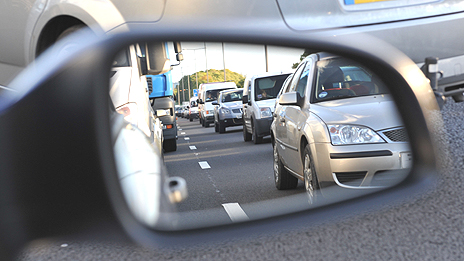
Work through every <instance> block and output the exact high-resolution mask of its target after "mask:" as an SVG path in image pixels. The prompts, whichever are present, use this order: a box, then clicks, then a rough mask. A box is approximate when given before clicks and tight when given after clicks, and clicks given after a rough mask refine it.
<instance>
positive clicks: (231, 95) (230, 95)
mask: <svg viewBox="0 0 464 261" xmlns="http://www.w3.org/2000/svg"><path fill="white" fill-rule="evenodd" d="M242 96H243V91H242V90H240V91H236V92H226V93H223V94H222V102H235V101H241V100H242Z"/></svg>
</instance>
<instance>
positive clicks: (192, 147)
mask: <svg viewBox="0 0 464 261" xmlns="http://www.w3.org/2000/svg"><path fill="white" fill-rule="evenodd" d="M189 148H190V149H191V150H196V149H197V147H196V146H189Z"/></svg>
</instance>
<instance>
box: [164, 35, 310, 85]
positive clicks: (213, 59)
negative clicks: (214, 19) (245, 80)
mask: <svg viewBox="0 0 464 261" xmlns="http://www.w3.org/2000/svg"><path fill="white" fill-rule="evenodd" d="M205 45H206V57H207V59H206V60H205ZM169 50H170V59H171V63H172V64H174V63H176V61H175V53H174V48H173V47H172V44H170V45H169ZM182 50H183V51H182V54H183V55H184V60H183V61H182V62H181V64H180V65H179V66H174V67H173V68H174V69H173V71H172V75H173V82H174V83H176V82H178V81H179V80H180V79H181V78H182V75H189V74H190V75H192V74H193V75H194V73H195V72H196V71H205V70H206V66H208V69H217V70H222V69H224V61H225V67H226V69H229V70H231V71H233V72H237V73H240V74H242V75H244V76H246V75H253V74H258V73H263V72H266V62H265V51H264V46H263V45H248V44H247V45H245V44H235V43H224V55H223V52H222V43H203V42H200V43H198V42H196V43H193V42H182ZM303 51H304V50H303V49H297V48H286V47H281V46H268V64H269V72H288V71H292V65H293V63H297V62H299V61H300V55H302V54H303ZM223 57H224V59H223Z"/></svg>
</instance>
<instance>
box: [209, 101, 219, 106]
mask: <svg viewBox="0 0 464 261" xmlns="http://www.w3.org/2000/svg"><path fill="white" fill-rule="evenodd" d="M211 104H212V105H219V103H218V102H217V101H213V102H212V103H211Z"/></svg>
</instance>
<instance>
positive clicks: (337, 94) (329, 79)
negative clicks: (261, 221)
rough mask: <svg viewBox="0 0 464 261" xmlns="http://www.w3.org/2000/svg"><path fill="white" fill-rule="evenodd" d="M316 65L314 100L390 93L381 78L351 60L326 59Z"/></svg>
mask: <svg viewBox="0 0 464 261" xmlns="http://www.w3.org/2000/svg"><path fill="white" fill-rule="evenodd" d="M316 67H317V68H316V70H317V72H316V84H315V86H316V88H315V91H314V95H313V102H320V101H327V100H335V99H345V98H353V97H359V96H369V95H379V94H387V93H388V89H387V88H386V86H385V85H384V84H383V83H382V82H381V81H380V79H378V78H377V77H376V76H375V75H373V74H372V73H371V72H370V71H369V70H367V69H366V68H364V67H362V66H360V65H359V64H357V63H355V62H353V61H351V60H348V59H343V58H334V59H326V60H321V61H318V62H317V64H316Z"/></svg>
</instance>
